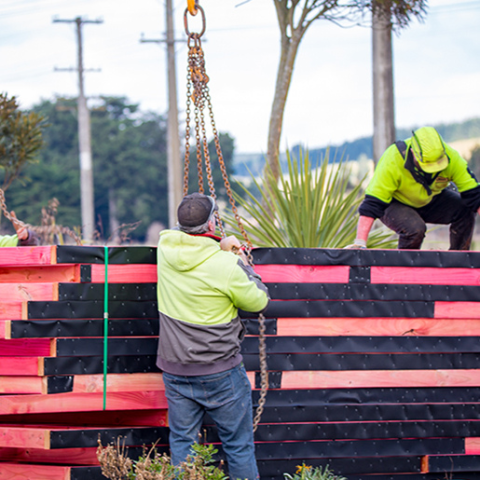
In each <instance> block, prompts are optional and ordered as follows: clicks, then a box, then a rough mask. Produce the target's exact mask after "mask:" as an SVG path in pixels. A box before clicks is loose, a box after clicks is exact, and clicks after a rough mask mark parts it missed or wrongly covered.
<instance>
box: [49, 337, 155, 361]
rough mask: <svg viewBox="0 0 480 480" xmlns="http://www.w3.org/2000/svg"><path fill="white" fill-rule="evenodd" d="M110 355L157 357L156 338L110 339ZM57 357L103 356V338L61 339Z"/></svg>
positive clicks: (58, 344) (58, 340)
mask: <svg viewBox="0 0 480 480" xmlns="http://www.w3.org/2000/svg"><path fill="white" fill-rule="evenodd" d="M107 340H108V354H109V355H111V356H114V355H127V356H128V355H156V353H157V347H158V340H157V339H156V338H108V339H107ZM56 343H57V357H70V356H73V357H80V356H90V355H92V356H95V355H103V349H104V340H103V338H71V339H70V338H59V339H57V340H56Z"/></svg>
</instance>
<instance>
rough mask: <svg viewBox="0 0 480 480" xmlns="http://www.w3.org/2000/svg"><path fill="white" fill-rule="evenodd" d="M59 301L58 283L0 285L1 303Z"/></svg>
mask: <svg viewBox="0 0 480 480" xmlns="http://www.w3.org/2000/svg"><path fill="white" fill-rule="evenodd" d="M31 300H36V301H48V300H58V283H0V302H5V301H7V302H8V301H10V302H11V301H20V302H22V301H23V302H28V301H31Z"/></svg>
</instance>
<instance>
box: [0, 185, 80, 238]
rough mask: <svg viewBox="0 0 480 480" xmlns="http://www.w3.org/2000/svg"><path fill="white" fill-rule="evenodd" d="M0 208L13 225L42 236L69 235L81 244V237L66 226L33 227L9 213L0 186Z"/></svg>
mask: <svg viewBox="0 0 480 480" xmlns="http://www.w3.org/2000/svg"><path fill="white" fill-rule="evenodd" d="M0 208H1V209H2V211H3V214H4V215H5V217H6V218H7V219H8V220H10V221H11V222H12V224H13V225H14V226H17V227H27V228H29V229H30V230H32V231H34V232H35V233H38V234H39V235H42V236H45V235H58V234H63V235H68V236H69V237H71V238H73V239H74V240H75V243H76V244H77V245H82V239H81V238H80V237H79V236H78V235H77V234H76V233H75V232H74V231H73V230H71V229H70V228H68V227H61V226H59V225H42V226H41V227H37V226H36V227H34V226H32V225H29V224H28V223H24V222H22V221H21V220H19V219H18V218H17V217H14V216H13V215H11V213H10V212H9V211H8V208H7V204H6V202H5V192H4V191H3V190H2V189H1V188H0ZM15 230H16V229H15Z"/></svg>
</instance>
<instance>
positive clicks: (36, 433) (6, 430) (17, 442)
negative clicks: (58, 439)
mask: <svg viewBox="0 0 480 480" xmlns="http://www.w3.org/2000/svg"><path fill="white" fill-rule="evenodd" d="M51 430H52V429H51V428H42V427H27V426H21V427H15V426H11V425H2V428H1V430H0V447H17V448H38V449H42V450H46V449H49V448H50V431H51Z"/></svg>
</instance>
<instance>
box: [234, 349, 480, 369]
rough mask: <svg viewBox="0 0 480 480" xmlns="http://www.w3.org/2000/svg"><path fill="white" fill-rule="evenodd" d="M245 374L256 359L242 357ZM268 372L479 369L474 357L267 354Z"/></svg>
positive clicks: (257, 366) (478, 359) (256, 366)
mask: <svg viewBox="0 0 480 480" xmlns="http://www.w3.org/2000/svg"><path fill="white" fill-rule="evenodd" d="M243 361H244V364H245V368H246V369H247V370H259V369H260V363H259V356H258V355H250V354H246V355H243ZM267 365H268V369H269V370H277V371H294V370H295V371H300V370H446V369H475V368H478V365H480V354H476V353H438V354H435V353H425V354H423V353H412V354H409V353H398V354H397V353H383V354H375V353H372V354H369V353H365V354H359V353H343V354H329V353H325V354H322V353H320V354H315V353H310V354H301V353H300V354H295V353H285V354H275V355H273V354H270V355H267Z"/></svg>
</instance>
